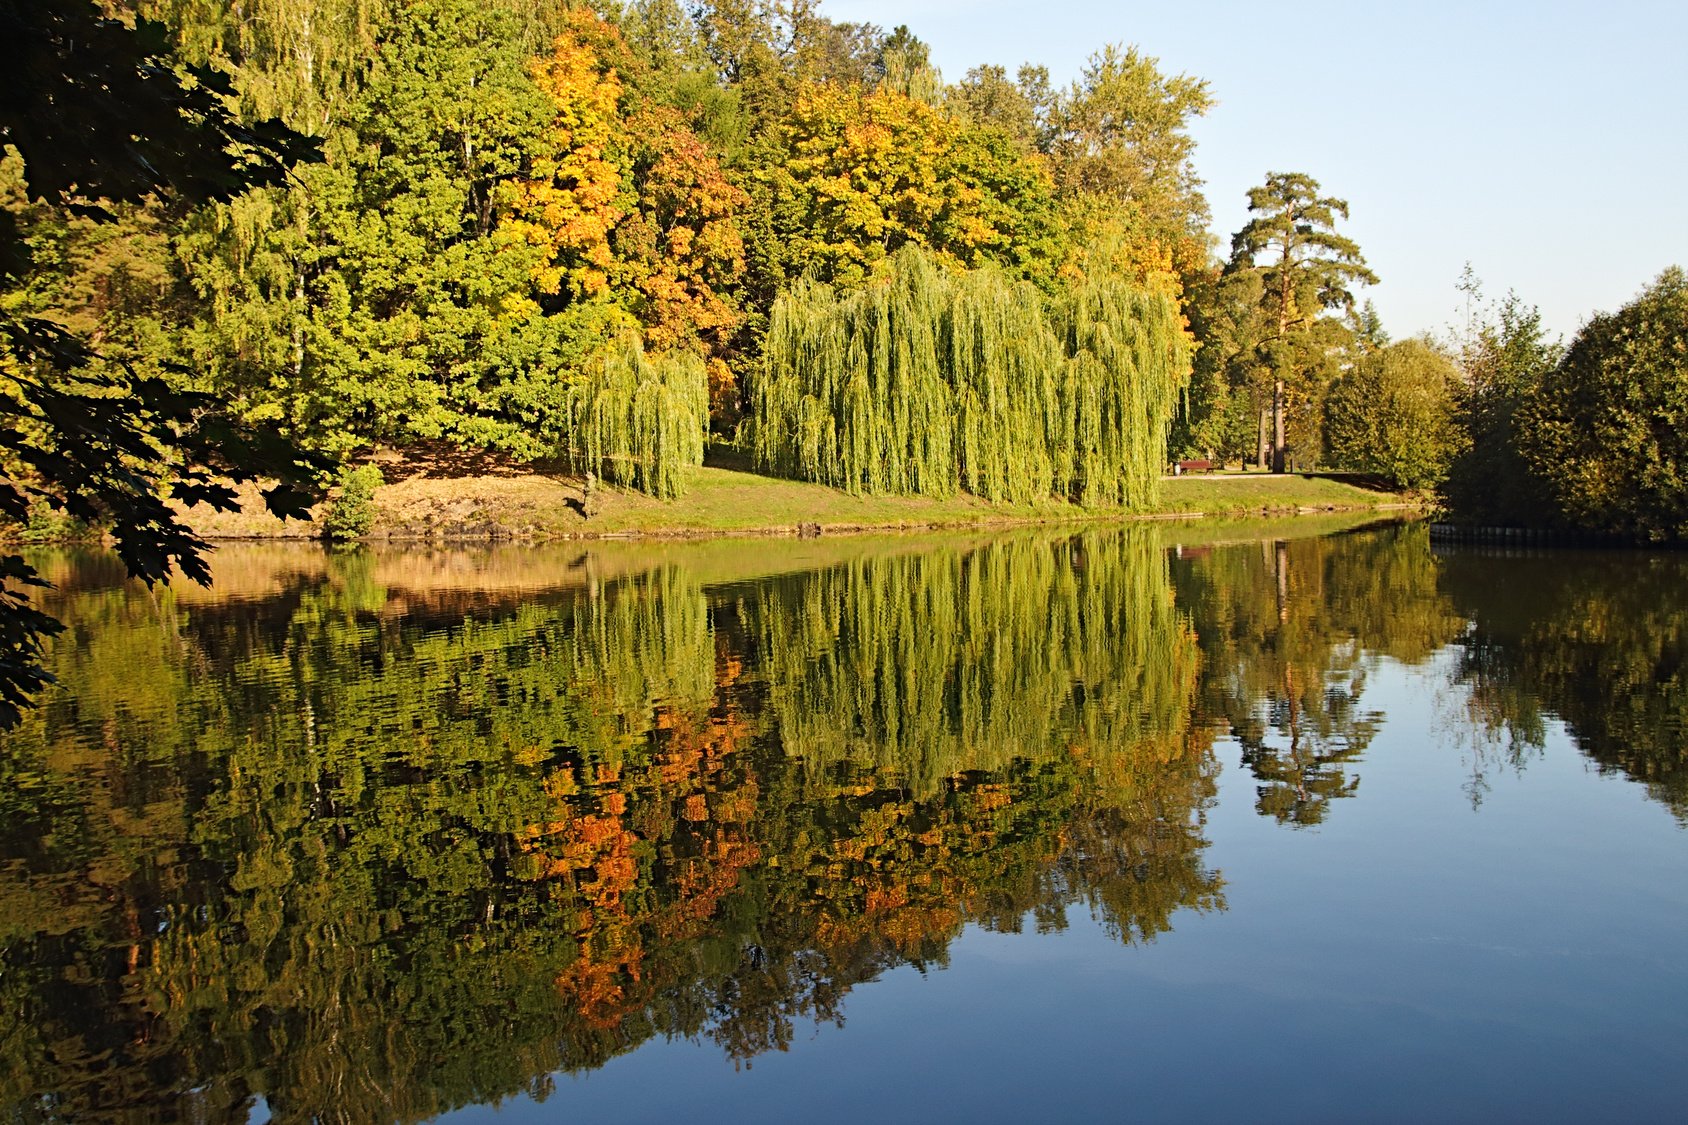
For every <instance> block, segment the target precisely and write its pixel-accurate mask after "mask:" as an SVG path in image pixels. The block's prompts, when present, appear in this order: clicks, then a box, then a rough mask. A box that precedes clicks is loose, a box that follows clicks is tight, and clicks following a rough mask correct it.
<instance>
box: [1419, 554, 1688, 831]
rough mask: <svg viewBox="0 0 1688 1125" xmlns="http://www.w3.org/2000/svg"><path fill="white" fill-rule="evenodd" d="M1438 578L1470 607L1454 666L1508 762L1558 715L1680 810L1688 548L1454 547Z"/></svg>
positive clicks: (1686, 806)
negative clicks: (1686, 551)
mask: <svg viewBox="0 0 1688 1125" xmlns="http://www.w3.org/2000/svg"><path fill="white" fill-rule="evenodd" d="M1442 585H1443V588H1444V590H1446V592H1447V594H1448V596H1449V597H1451V598H1452V600H1453V601H1454V603H1455V604H1456V605H1458V606H1459V607H1460V608H1461V610H1462V612H1463V613H1464V615H1465V616H1467V617H1468V618H1469V620H1470V624H1469V627H1468V628H1467V629H1466V631H1465V632H1464V633H1463V635H1462V636H1461V637H1460V647H1461V655H1460V662H1459V669H1458V673H1457V677H1458V679H1459V681H1460V682H1461V683H1462V684H1463V685H1464V686H1465V687H1466V688H1467V690H1468V691H1469V694H1470V700H1471V703H1470V713H1471V716H1472V718H1473V719H1475V720H1476V721H1477V722H1478V723H1480V724H1481V725H1482V726H1483V727H1484V728H1485V729H1487V730H1488V731H1491V732H1494V735H1495V737H1496V738H1497V740H1502V741H1504V742H1505V744H1506V745H1507V746H1508V748H1509V753H1508V755H1507V758H1506V760H1507V761H1508V763H1509V764H1513V765H1519V764H1522V762H1523V760H1524V751H1526V750H1527V749H1528V748H1529V747H1539V746H1541V745H1542V744H1543V741H1544V739H1545V730H1546V724H1545V719H1546V718H1548V717H1554V718H1558V719H1560V720H1561V721H1563V722H1564V724H1565V726H1566V728H1567V730H1568V731H1569V732H1570V734H1571V736H1572V738H1574V739H1575V741H1576V743H1577V745H1578V746H1579V747H1580V748H1581V749H1582V750H1583V752H1584V753H1586V754H1588V755H1589V757H1591V758H1593V759H1594V760H1595V761H1596V762H1597V763H1599V765H1600V767H1601V768H1602V769H1605V770H1620V771H1622V772H1623V773H1624V774H1626V775H1627V776H1629V777H1631V778H1634V779H1635V780H1636V781H1639V782H1641V783H1643V784H1644V785H1646V786H1647V789H1648V792H1649V793H1651V794H1652V795H1653V797H1654V798H1656V799H1657V800H1660V801H1662V802H1664V803H1665V804H1666V805H1668V806H1669V807H1670V808H1671V810H1672V811H1673V812H1674V813H1676V815H1677V816H1678V817H1682V818H1688V558H1685V557H1684V556H1682V555H1681V554H1680V553H1674V552H1672V553H1662V552H1661V553H1652V554H1642V553H1639V552H1636V553H1627V552H1615V551H1602V552H1573V551H1556V552H1541V553H1537V554H1530V555H1523V556H1517V555H1514V556H1505V555H1501V554H1498V553H1491V552H1484V551H1477V550H1454V551H1450V552H1447V553H1446V554H1445V556H1444V557H1443V559H1442ZM1476 784H1477V785H1479V786H1480V785H1481V778H1479V779H1477V782H1476Z"/></svg>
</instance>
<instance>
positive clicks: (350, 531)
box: [324, 465, 386, 540]
mask: <svg viewBox="0 0 1688 1125" xmlns="http://www.w3.org/2000/svg"><path fill="white" fill-rule="evenodd" d="M385 483H386V481H385V480H383V478H382V476H381V470H380V469H378V468H376V467H375V466H374V465H359V466H357V467H355V468H354V467H352V466H350V465H348V466H346V467H345V468H343V469H341V470H340V485H339V488H338V489H337V490H336V493H335V495H334V498H333V499H332V500H331V501H330V502H329V507H328V518H327V520H325V521H324V524H325V527H326V529H327V531H328V537H329V538H330V539H334V540H346V539H357V538H359V537H360V536H363V535H367V534H368V533H369V529H370V528H371V527H372V526H374V524H375V490H376V489H377V488H380V487H381V486H382V485H383V484H385Z"/></svg>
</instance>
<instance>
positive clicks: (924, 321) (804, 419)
mask: <svg viewBox="0 0 1688 1125" xmlns="http://www.w3.org/2000/svg"><path fill="white" fill-rule="evenodd" d="M1189 368H1190V351H1189V342H1188V337H1187V336H1186V335H1185V333H1184V330H1183V323H1182V320H1181V318H1180V316H1179V313H1178V306H1177V302H1176V301H1175V300H1174V299H1173V298H1172V297H1170V296H1168V295H1166V294H1161V293H1150V292H1145V291H1143V290H1140V289H1138V288H1136V287H1135V286H1133V285H1131V284H1130V283H1129V282H1127V281H1126V280H1124V279H1123V278H1119V277H1115V276H1112V275H1106V274H1104V275H1100V276H1094V277H1091V278H1087V279H1086V280H1084V281H1082V282H1080V283H1078V284H1076V285H1074V286H1073V288H1071V289H1070V290H1069V291H1068V292H1066V293H1064V294H1062V295H1061V296H1060V297H1059V298H1058V299H1056V300H1054V301H1049V300H1046V299H1045V298H1044V297H1043V296H1042V294H1040V293H1039V292H1038V291H1037V290H1036V289H1035V288H1034V287H1032V286H1031V285H1029V284H1027V283H1024V282H1015V281H1013V280H1011V279H1009V278H1008V277H1006V276H1004V275H1003V274H1002V273H1001V272H999V271H997V270H995V269H990V268H985V269H979V270H973V271H970V272H964V273H959V274H951V273H946V272H944V271H943V270H942V269H940V268H939V267H938V266H937V265H936V264H935V263H934V262H933V261H932V259H931V258H929V257H928V256H927V255H926V254H925V253H923V252H922V251H920V250H918V249H916V248H913V247H909V248H905V249H904V250H902V251H900V252H899V253H898V254H897V255H896V257H895V258H894V259H893V260H892V268H891V270H890V272H889V273H888V274H887V275H886V276H884V277H882V278H878V279H876V280H875V281H873V282H871V283H870V284H869V285H868V286H867V287H866V288H865V289H862V290H860V291H858V292H853V293H840V292H838V291H837V290H834V289H833V288H832V287H830V286H827V285H822V284H817V283H813V282H799V283H798V284H797V285H795V286H794V287H792V288H791V289H790V290H789V291H787V292H786V293H784V294H783V295H781V297H780V298H779V300H778V301H776V302H775V304H774V310H773V316H772V318H771V321H770V324H769V328H768V335H767V339H766V341H765V362H764V369H763V371H762V374H761V377H760V378H759V379H757V380H756V381H755V382H754V383H753V385H752V387H751V396H752V400H753V414H752V424H753V430H752V435H753V436H752V448H753V450H754V453H755V456H756V459H757V463H758V464H759V465H760V466H761V467H763V468H765V469H768V470H771V471H773V472H777V473H783V474H786V475H790V476H795V477H798V478H800V479H804V480H813V481H819V482H820V483H823V484H828V485H832V486H833V487H835V488H841V489H843V490H845V491H847V492H851V493H882V492H898V493H917V494H922V495H927V496H947V495H951V494H953V493H954V492H955V491H956V490H957V489H958V488H959V489H962V490H964V491H966V492H969V493H972V494H973V495H976V496H981V497H984V498H985V499H988V500H1005V501H1013V502H1018V503H1024V502H1028V501H1033V500H1037V499H1042V498H1045V497H1049V496H1057V497H1061V498H1063V499H1077V500H1079V501H1081V502H1083V503H1086V504H1100V503H1108V504H1123V505H1128V506H1134V507H1141V506H1145V505H1148V504H1151V503H1153V502H1154V500H1155V499H1156V488H1157V485H1158V482H1159V479H1160V469H1161V463H1162V461H1163V459H1164V456H1165V447H1166V434H1167V428H1168V426H1169V425H1170V421H1171V417H1172V409H1173V405H1174V402H1175V399H1176V396H1177V392H1178V388H1179V386H1180V385H1181V384H1182V382H1183V380H1184V379H1185V377H1186V376H1187V375H1188V373H1189Z"/></svg>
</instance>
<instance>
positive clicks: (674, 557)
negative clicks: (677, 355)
mask: <svg viewBox="0 0 1688 1125" xmlns="http://www.w3.org/2000/svg"><path fill="white" fill-rule="evenodd" d="M31 561H33V562H34V563H35V564H36V565H37V566H38V567H39V568H40V569H41V570H42V571H43V573H45V574H46V575H47V576H48V577H49V578H51V579H52V580H53V581H55V582H56V583H57V584H58V587H59V588H58V590H57V591H56V592H54V593H52V594H50V595H48V596H47V605H48V608H49V609H51V610H52V611H53V612H55V613H57V614H58V615H60V616H61V617H62V618H63V619H64V620H65V621H66V622H67V623H68V629H67V631H66V633H65V634H64V635H63V636H62V637H60V638H59V639H58V640H57V642H55V644H54V645H53V647H52V651H51V654H50V662H51V667H52V670H53V672H54V674H55V675H56V676H57V677H58V681H59V682H58V685H57V686H56V687H55V688H53V689H52V690H51V691H50V692H49V693H48V695H47V696H46V697H45V700H44V706H43V707H42V708H41V709H40V710H39V711H38V712H37V713H35V714H33V715H31V716H30V717H29V718H28V719H26V721H25V723H24V725H23V726H22V727H21V728H20V729H19V730H17V731H16V732H14V733H12V734H11V735H9V736H7V737H6V738H5V739H4V740H0V802H3V810H4V812H3V818H0V1113H3V1114H4V1115H5V1116H7V1117H8V1118H10V1119H12V1120H18V1121H56V1120H109V1119H121V1120H124V1121H133V1122H150V1121H176V1120H192V1121H196V1122H224V1121H235V1122H241V1121H253V1122H259V1121H265V1120H270V1119H274V1120H276V1121H278V1122H279V1121H310V1120H321V1121H350V1122H384V1121H415V1120H424V1119H433V1118H439V1117H443V1118H445V1119H447V1120H464V1121H474V1120H493V1119H494V1118H495V1117H496V1119H497V1120H498V1121H501V1122H525V1121H538V1120H565V1119H567V1120H600V1121H611V1120H613V1121H661V1120H673V1119H677V1118H681V1117H684V1118H687V1119H692V1120H732V1121H790V1120H794V1119H797V1120H809V1121H857V1120H862V1119H871V1120H874V1121H876V1122H900V1121H911V1122H914V1121H934V1120H972V1121H1026V1120H1059V1119H1069V1120H1070V1119H1084V1120H1094V1119H1102V1118H1106V1119H1125V1118H1129V1119H1144V1120H1165V1119H1175V1120H1192V1119H1221V1118H1237V1117H1249V1118H1255V1119H1268V1120H1274V1119H1276V1120H1296V1121H1308V1120H1338V1119H1353V1118H1356V1117H1359V1118H1364V1119H1368V1120H1392V1119H1399V1120H1422V1119H1426V1118H1431V1119H1450V1120H1451V1119H1471V1120H1496V1119H1512V1120H1519V1119H1530V1120H1537V1121H1539V1120H1586V1119H1589V1118H1602V1119H1627V1120H1637V1119H1658V1120H1663V1119H1676V1118H1678V1117H1679V1115H1680V1113H1681V1109H1682V1106H1683V1104H1684V1099H1685V1098H1688V1068H1684V1067H1683V1065H1682V1060H1683V1058H1684V1057H1685V1055H1688V958H1685V957H1684V956H1683V953H1682V950H1681V949H1680V948H1679V947H1678V946H1677V945H1676V944H1675V942H1677V941H1679V940H1681V938H1682V936H1683V935H1684V934H1688V834H1685V832H1684V826H1685V824H1688V750H1685V747H1688V734H1685V731H1684V717H1685V716H1688V678H1685V672H1688V666H1685V665H1688V555H1684V554H1649V553H1641V552H1633V553H1630V552H1604V553H1602V552H1567V551H1561V552H1548V551H1534V552H1511V553H1506V552H1496V551H1481V550H1475V549H1463V548H1444V547H1441V546H1439V545H1438V546H1432V544H1431V543H1430V541H1429V537H1428V534H1427V529H1426V528H1425V527H1424V526H1423V525H1421V524H1395V525H1374V526H1362V527H1353V526H1345V525H1343V524H1342V523H1341V521H1327V522H1326V523H1316V522H1301V521H1288V522H1283V523H1279V524H1277V525H1273V526H1270V527H1259V526H1256V527H1248V526H1228V525H1224V524H1189V525H1177V524H1169V525H1154V526H1139V527H1131V528H1124V529H1099V530H1083V531H1072V530H1064V531H1051V530H1045V531H1040V532H1027V533H1020V534H1013V535H997V536H991V537H984V536H980V537H944V538H930V539H929V538H901V539H874V538H859V539H858V538H852V539H822V540H815V541H802V542H796V541H743V542H725V541H722V542H709V543H699V544H690V545H687V544H675V545H632V544H623V545H610V544H604V545H601V546H589V547H581V546H578V545H574V546H558V547H548V548H514V547H511V548H496V549H486V550H480V551H455V552H454V551H409V552H401V551H383V552H357V553H344V554H330V553H326V552H323V551H321V550H319V549H316V548H314V547H306V546H286V545H267V546H227V547H225V548H223V549H222V550H221V551H219V552H218V554H217V556H216V559H215V563H216V576H217V582H216V585H215V587H214V588H212V589H211V590H201V589H198V588H196V587H192V586H176V587H173V588H160V589H158V590H154V591H147V590H145V589H144V588H140V587H137V586H135V585H133V584H129V583H126V582H124V581H123V577H122V572H121V569H120V568H119V567H118V566H117V564H116V563H115V561H114V560H113V558H112V557H111V556H109V555H106V554H102V553H98V552H47V551H43V552H38V553H37V554H35V555H34V556H32V560H31Z"/></svg>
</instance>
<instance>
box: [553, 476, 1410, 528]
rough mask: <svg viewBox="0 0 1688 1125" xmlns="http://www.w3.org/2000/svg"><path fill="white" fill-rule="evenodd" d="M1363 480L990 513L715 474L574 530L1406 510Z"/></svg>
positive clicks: (1265, 479) (974, 504) (1252, 483)
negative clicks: (1130, 506) (1150, 502)
mask: <svg viewBox="0 0 1688 1125" xmlns="http://www.w3.org/2000/svg"><path fill="white" fill-rule="evenodd" d="M1356 481H1363V478H1355V479H1354V480H1344V479H1340V478H1335V477H1330V476H1302V475H1284V476H1269V475H1267V474H1214V475H1211V476H1186V477H1178V478H1173V479H1169V480H1165V481H1163V482H1162V489H1161V492H1162V497H1161V503H1160V504H1159V505H1157V506H1156V507H1155V508H1154V509H1153V510H1152V511H1150V512H1128V511H1126V510H1124V509H1118V508H1082V507H1079V506H1078V505H1076V504H1066V503H1060V502H1056V501H1050V502H1048V503H1042V504H991V503H988V502H986V501H983V500H979V499H976V498H974V497H970V496H955V497H952V498H949V499H941V500H940V499H933V498H930V497H919V496H850V495H847V494H846V493H843V492H839V491H837V490H836V489H832V488H827V487H825V486H823V485H816V484H808V483H805V482H802V481H790V480H781V479H778V478H774V477H765V476H758V475H756V474H752V473H747V472H742V471H737V470H732V469H724V468H703V469H697V470H694V472H693V474H692V476H691V480H690V482H689V487H688V490H687V492H686V494H685V495H684V496H683V497H681V498H680V499H679V500H676V501H672V502H661V501H655V500H650V499H648V498H645V497H642V496H639V495H637V494H634V493H629V492H616V493H613V494H610V495H608V496H606V497H605V501H604V504H603V508H602V510H601V511H600V512H599V514H598V515H596V516H595V517H594V518H593V519H591V520H581V521H579V523H580V527H579V530H580V531H582V532H587V533H596V534H600V535H602V534H655V533H662V532H668V533H682V534H683V533H710V532H714V533H722V532H726V533H731V532H748V531H759V530H770V531H772V530H777V531H789V530H792V529H794V528H796V527H798V526H799V525H803V524H818V525H819V526H820V527H821V528H822V530H825V531H847V530H861V529H870V528H886V529H903V528H934V527H957V528H959V527H979V526H998V525H1004V524H1015V523H1033V522H1035V523H1053V522H1063V521H1070V520H1086V521H1089V520H1098V519H1117V518H1120V517H1122V516H1130V515H1171V514H1203V515H1220V514H1223V515H1247V514H1261V513H1284V512H1289V511H1303V510H1315V511H1340V510H1356V509H1361V510H1363V509H1371V508H1379V507H1390V506H1397V505H1401V504H1405V503H1409V502H1410V497H1405V496H1403V495H1401V494H1399V493H1396V492H1390V491H1384V490H1379V489H1377V488H1376V487H1366V486H1365V484H1364V483H1356Z"/></svg>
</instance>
